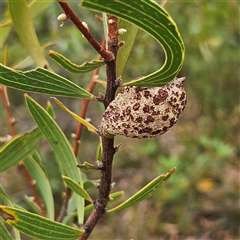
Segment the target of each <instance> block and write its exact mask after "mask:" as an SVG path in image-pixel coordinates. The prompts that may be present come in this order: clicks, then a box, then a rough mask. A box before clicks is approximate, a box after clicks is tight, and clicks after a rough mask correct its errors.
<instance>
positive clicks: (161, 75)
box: [82, 0, 185, 87]
mask: <svg viewBox="0 0 240 240" xmlns="http://www.w3.org/2000/svg"><path fill="white" fill-rule="evenodd" d="M82 6H83V7H87V8H89V9H93V10H95V11H101V12H107V13H109V14H112V15H115V16H117V17H120V18H122V19H124V20H127V21H128V22H131V23H133V24H135V25H136V26H138V27H140V28H142V29H143V30H145V31H146V32H147V33H149V34H150V35H152V36H153V37H154V38H155V39H156V40H157V41H158V42H159V43H160V44H161V46H162V48H163V50H164V52H165V54H166V58H165V62H164V64H163V66H162V67H161V68H160V69H159V70H158V71H156V72H154V73H151V74H149V75H148V76H146V77H141V78H139V79H137V80H132V81H130V82H127V83H124V84H123V86H127V85H130V86H131V85H134V86H144V87H146V86H147V87H156V86H164V85H166V84H167V83H169V82H170V81H172V80H173V79H174V78H175V77H176V76H177V74H178V72H179V71H180V70H181V68H182V64H183V60H184V53H185V48H184V43H183V40H182V38H181V36H180V34H179V32H178V29H177V26H176V24H175V22H174V21H173V20H172V18H171V17H170V15H169V14H168V13H167V12H166V11H165V10H164V9H163V8H160V7H159V5H157V4H156V3H155V2H153V1H148V0H144V1H141V2H139V1H138V0H131V3H130V2H129V1H128V0H123V1H107V2H105V3H104V4H102V2H101V0H93V1H92V0H83V1H82ZM129 53H130V51H128V53H127V54H129ZM126 60H127V59H125V61H126ZM119 64H121V63H120V62H119Z"/></svg>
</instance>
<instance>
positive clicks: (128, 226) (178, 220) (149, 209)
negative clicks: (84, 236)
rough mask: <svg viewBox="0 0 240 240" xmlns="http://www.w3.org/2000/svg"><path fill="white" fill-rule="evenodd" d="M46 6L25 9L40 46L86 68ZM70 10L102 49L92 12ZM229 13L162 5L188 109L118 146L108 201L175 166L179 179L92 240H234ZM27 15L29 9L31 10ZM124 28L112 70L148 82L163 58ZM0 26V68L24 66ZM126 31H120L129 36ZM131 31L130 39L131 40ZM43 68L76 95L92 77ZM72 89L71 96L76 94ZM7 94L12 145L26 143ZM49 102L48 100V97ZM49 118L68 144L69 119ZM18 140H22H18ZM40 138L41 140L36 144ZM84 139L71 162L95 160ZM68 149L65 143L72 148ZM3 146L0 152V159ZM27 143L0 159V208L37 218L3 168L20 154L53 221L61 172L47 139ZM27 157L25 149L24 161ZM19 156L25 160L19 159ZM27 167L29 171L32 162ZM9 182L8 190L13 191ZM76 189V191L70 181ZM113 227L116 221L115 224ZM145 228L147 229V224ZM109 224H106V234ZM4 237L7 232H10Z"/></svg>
mask: <svg viewBox="0 0 240 240" xmlns="http://www.w3.org/2000/svg"><path fill="white" fill-rule="evenodd" d="M49 3H50V1H48V2H46V1H45V2H42V1H33V3H32V4H31V5H30V12H31V14H32V17H33V18H34V19H33V20H34V25H35V26H36V29H37V33H38V36H39V38H40V43H41V44H43V43H47V42H48V41H49V39H51V42H52V41H55V42H56V43H57V45H55V46H52V48H53V49H54V50H55V51H56V52H61V54H63V55H64V56H66V58H68V59H71V60H72V61H73V62H76V63H79V64H81V63H83V62H86V59H88V60H89V59H94V58H96V54H95V53H94V51H93V50H92V49H91V48H90V47H89V45H88V43H86V41H85V39H84V38H82V37H81V34H80V33H79V32H78V31H77V30H76V29H75V27H74V26H73V25H72V24H69V22H68V21H66V22H65V25H64V27H62V28H59V26H58V25H59V23H56V21H54V20H53V19H56V18H57V15H59V14H60V13H61V11H59V8H58V5H57V3H53V4H52V6H50V7H47V8H45V9H42V8H41V6H43V5H47V4H48V6H49ZM3 4H4V3H3ZM69 4H70V5H71V6H73V7H74V10H76V13H77V15H78V16H80V18H81V20H84V21H86V22H87V23H88V26H89V28H90V30H91V32H92V33H93V34H94V36H95V37H96V39H98V40H99V41H100V37H101V36H102V35H103V33H102V31H101V30H99V29H101V23H99V22H96V21H95V20H93V13H91V12H88V11H86V10H83V9H81V8H78V3H74V2H71V1H69ZM34 6H35V7H34ZM32 7H34V8H32ZM237 7H238V6H237V4H236V2H226V1H225V2H216V1H215V2H214V1H210V2H202V1H188V2H181V4H176V2H172V1H169V2H167V3H166V5H165V8H166V9H167V10H168V11H169V12H170V13H171V16H173V18H174V20H175V21H176V23H177V25H178V29H179V31H180V33H181V36H182V37H183V39H184V43H185V45H186V58H185V62H184V66H183V70H182V71H181V73H180V74H182V75H186V74H187V73H189V74H188V75H189V76H188V79H187V80H186V82H185V86H186V87H187V92H188V105H187V107H186V109H185V112H184V114H183V116H181V118H180V120H179V124H178V125H176V126H175V127H174V128H173V129H172V130H171V131H169V133H167V134H165V135H163V136H162V137H159V138H158V139H150V140H144V141H141V142H140V141H135V140H129V139H125V138H121V137H119V138H117V141H118V142H119V143H120V142H122V143H123V146H122V147H121V148H120V151H119V153H118V154H116V161H115V163H114V171H115V172H114V181H116V183H117V184H116V186H115V188H114V191H115V190H116V191H117V192H113V193H112V194H111V196H110V197H113V196H114V195H115V194H116V195H117V196H118V197H120V196H122V195H123V192H118V190H119V188H121V189H124V190H125V192H126V193H125V195H126V197H125V198H129V197H131V196H132V195H133V193H135V192H137V191H139V189H141V187H142V186H144V185H146V184H147V183H148V182H150V181H151V180H152V179H153V178H154V177H155V176H156V174H157V175H159V173H163V172H167V171H168V170H169V169H171V168H172V167H173V166H176V168H177V172H176V173H175V174H174V175H173V176H172V177H171V179H170V181H169V182H166V183H165V184H164V186H163V187H162V188H161V190H158V191H156V192H155V194H154V195H153V196H152V197H151V198H150V199H148V200H145V201H144V202H142V203H139V204H138V205H136V206H133V207H131V208H128V209H127V210H124V211H119V212H117V213H114V212H113V213H111V214H108V215H107V216H106V217H107V219H106V221H107V223H106V221H105V220H103V221H102V222H100V223H99V224H100V225H99V227H98V228H96V229H95V231H94V232H93V233H92V238H93V239H99V236H101V237H102V239H106V238H109V237H110V238H113V237H115V238H117V237H119V238H126V239H127V238H134V239H135V238H136V239H138V238H146V239H148V238H152V239H157V238H159V237H160V236H161V237H162V238H166V239H167V238H171V237H172V238H173V237H176V235H178V237H180V238H181V237H182V238H188V237H192V236H195V237H196V238H203V237H204V236H206V235H205V234H208V235H209V237H211V238H212V239H219V238H224V236H225V237H226V236H230V238H232V239H235V238H237V237H238V236H239V232H238V231H239V230H238V229H239V226H238V225H239V209H238V200H239V196H238V192H239V166H238V165H239V164H238V163H239V160H238V158H239V150H238V148H239V146H238V145H239V141H238V140H239V139H238V134H237V132H238V131H239V114H240V112H239V99H238V98H239V92H238V90H237V89H238V88H237V87H236V86H237V81H236V79H238V78H239V76H238V69H239V56H238V51H236V49H238V47H239V33H238V32H239V31H238V22H237V21H236V19H238V11H237V9H238V8H237ZM33 9H35V10H34V11H33ZM36 16H37V17H36ZM6 17H8V19H7V18H6V22H7V21H10V20H11V19H10V18H9V15H8V16H6ZM93 21H94V22H93ZM121 21H122V20H121ZM126 24H127V27H129V29H130V30H128V32H127V33H125V34H123V35H122V36H120V39H121V40H124V41H126V44H125V45H124V46H123V47H121V48H120V51H119V55H118V57H119V59H120V60H118V61H119V63H118V65H121V64H122V66H120V67H118V69H117V72H118V71H119V75H123V79H124V82H126V81H125V79H133V78H135V77H137V76H144V75H147V74H149V72H151V71H152V72H154V71H155V70H156V69H158V68H159V65H160V64H161V63H162V62H164V53H163V52H162V50H161V49H160V47H159V45H158V44H156V42H155V41H154V40H153V39H152V38H151V36H149V35H148V34H146V33H145V32H143V31H141V30H140V31H139V33H138V35H137V33H136V32H137V28H136V27H135V26H134V27H133V25H131V24H129V23H128V22H126ZM46 26H47V27H46ZM0 27H1V31H2V38H0V44H1V45H0V46H1V47H2V46H3V51H1V52H0V54H1V59H2V60H1V61H2V62H3V63H4V64H5V65H8V66H16V65H17V64H18V63H22V61H23V60H24V59H27V55H26V52H25V50H24V48H22V45H21V44H20V42H19V39H18V37H17V35H16V34H15V32H14V31H11V29H12V26H11V25H10V24H5V25H4V26H2V25H1V26H0ZM127 27H125V26H123V28H126V29H128V28H127ZM131 27H133V29H134V30H135V32H134V33H133V34H132V32H131V29H132V28H131ZM127 36H129V37H130V38H133V42H135V39H136V42H135V44H134V46H131V44H130V46H129V47H128V46H127V44H128V43H129V41H128V40H127ZM136 36H137V37H136ZM125 38H126V39H125ZM44 45H45V46H46V45H48V44H44ZM6 49H7V50H8V56H7V61H5V57H6V55H4V54H5V53H6V52H7V51H6ZM125 51H126V52H127V53H126V52H125ZM121 52H122V53H121ZM129 52H131V55H129ZM120 53H121V54H120ZM124 53H126V55H124ZM122 58H123V60H122ZM127 61H128V64H127V66H126V63H127ZM50 65H51V67H52V68H53V69H54V71H55V72H57V73H58V74H59V76H64V78H67V79H71V82H74V83H76V86H78V85H79V84H80V85H81V86H82V89H84V88H86V86H87V83H88V82H89V78H90V75H89V74H86V73H84V74H81V77H79V75H78V74H70V73H68V72H66V71H65V70H62V69H61V68H60V66H59V65H57V64H55V63H54V62H52V61H50ZM19 66H20V65H19ZM125 66H126V67H125ZM34 67H35V64H34V63H33V61H32V60H27V61H26V62H25V63H24V65H23V64H22V65H21V67H19V68H20V69H21V68H24V69H22V70H24V73H25V70H28V69H29V68H34ZM121 67H123V69H125V70H124V73H122V72H123V69H121ZM102 69H103V68H102ZM45 71H47V70H45ZM119 75H118V76H119ZM99 76H100V77H99V78H100V79H105V74H104V72H103V71H102V70H101V71H100V73H99ZM64 81H65V80H64ZM64 81H63V82H64ZM46 82H47V81H46ZM59 85H60V83H59ZM74 89H75V90H76V89H77V88H75V87H74ZM74 89H72V90H74ZM66 90H69V89H66ZM98 91H103V88H102V87H101V86H100V87H99V86H97V88H96V93H97V92H98ZM8 92H9V98H10V102H11V105H12V110H13V113H14V116H15V117H17V118H18V120H19V124H18V125H16V130H17V133H21V134H19V135H20V137H22V136H24V137H25V135H28V134H30V133H31V131H30V130H29V129H32V121H31V119H30V118H29V117H28V112H27V108H26V107H25V106H24V105H23V103H22V102H23V101H22V100H21V98H19V96H20V95H19V93H17V92H16V91H15V90H11V89H8ZM16 93H17V94H16ZM78 93H79V91H78ZM50 94H51V95H52V96H55V95H56V93H54V92H53V93H50ZM33 97H34V98H35V99H37V102H39V103H41V104H42V105H44V104H45V103H46V99H47V100H48V98H46V97H44V96H42V95H38V96H36V95H33ZM61 101H63V103H64V105H66V106H70V107H69V108H70V109H72V110H73V111H74V112H78V111H79V107H80V103H79V100H77V101H76V100H75V99H64V100H61ZM91 104H92V103H91ZM93 104H94V103H93ZM49 108H50V109H51V110H49ZM54 110H55V111H54ZM98 110H99V111H98ZM100 110H101V112H100ZM102 110H103V108H102V107H99V108H98V109H97V110H96V109H95V107H93V105H91V107H90V108H89V112H88V113H89V114H88V116H89V117H91V120H92V122H91V123H92V124H93V125H95V126H97V125H98V124H99V115H100V114H101V113H102ZM48 112H49V113H50V112H51V114H50V115H51V116H52V118H55V117H54V115H53V112H56V119H55V121H56V122H57V123H58V124H59V125H60V126H61V129H62V130H63V131H64V134H65V135H66V136H70V133H71V132H73V131H75V120H73V121H72V120H69V119H70V117H68V116H67V114H66V113H64V112H63V111H61V110H60V109H59V108H56V109H53V107H52V106H49V105H48ZM1 114H2V116H1V117H2V120H3V121H2V129H1V130H2V135H3V136H4V135H6V134H9V129H8V125H7V124H8V120H7V117H6V116H5V111H1ZM51 120H52V119H51ZM34 131H35V130H34ZM22 132H27V133H28V134H22ZM42 136H43V134H42V133H41V137H40V136H39V139H40V138H42ZM83 136H84V141H82V142H81V145H80V149H79V151H80V153H79V155H78V158H79V159H78V160H79V161H80V162H82V163H83V162H84V161H89V162H92V161H93V160H94V159H100V158H101V146H100V145H99V138H96V136H95V135H94V134H88V135H87V134H86V133H85V132H84V135H83ZM16 138H17V137H16ZM12 141H14V139H13V140H12ZM69 141H70V142H72V139H69ZM30 143H31V144H33V147H31V148H30V150H29V147H28V144H30ZM8 144H10V143H8ZM8 144H7V145H5V146H4V147H3V148H2V151H3V152H4V151H5V150H4V149H5V148H7V146H8ZM34 144H35V143H34V142H31V141H27V142H25V145H24V146H23V145H19V146H20V147H19V148H18V151H17V153H18V154H15V155H14V156H13V155H12V153H14V151H13V150H11V151H10V152H8V153H7V154H6V155H5V157H6V156H7V158H5V157H4V160H5V159H6V162H5V163H6V165H5V166H6V169H7V170H6V173H3V177H2V178H1V179H2V184H3V185H4V188H5V191H6V192H7V193H8V194H9V195H10V197H8V196H7V194H6V192H5V193H4V192H3V191H2V190H3V189H2V188H1V191H0V199H1V202H3V203H4V205H9V206H11V207H16V203H17V204H18V206H19V205H20V206H22V207H24V208H26V209H28V210H31V211H34V212H35V210H34V209H33V208H32V207H30V205H28V204H27V203H26V201H27V200H26V199H25V197H22V195H23V193H24V194H27V195H29V194H30V195H31V193H29V191H26V187H25V184H24V182H23V181H22V180H19V175H20V174H19V172H12V171H13V168H11V169H10V167H11V166H15V165H16V164H17V163H18V162H20V161H21V160H24V159H26V156H27V155H28V156H30V158H31V157H33V158H34V160H33V159H32V160H31V161H36V162H37V164H38V166H39V168H41V169H42V170H41V171H43V172H44V174H45V175H46V176H47V177H48V179H49V182H50V185H51V188H52V189H51V190H52V193H51V194H50V193H49V194H50V196H51V195H53V196H54V200H55V202H54V208H55V210H56V213H57V212H59V208H60V205H61V204H62V202H61V201H62V195H61V194H62V192H63V191H64V189H63V183H62V179H61V175H63V174H65V173H64V172H63V169H60V170H59V162H60V161H59V160H57V161H56V160H55V156H54V155H53V154H52V150H51V149H50V148H49V145H48V144H47V143H46V141H45V140H43V141H41V145H40V148H39V149H38V151H39V153H38V152H36V151H35V149H36V148H37V147H38V146H39V143H38V141H37V143H36V145H34ZM96 146H99V150H98V151H96V148H97V147H96ZM11 147H13V145H12V146H11ZM25 148H27V149H28V150H29V153H26V155H25V153H24V151H25V150H26V149H25ZM96 152H97V155H98V157H97V158H96ZM10 153H11V154H10ZM1 154H2V152H1ZM21 154H24V155H22V157H21ZM39 154H40V155H39ZM8 157H9V158H8ZM10 157H11V158H10ZM0 159H1V165H0V169H1V170H4V168H2V163H3V162H4V161H3V160H2V159H3V158H0ZM7 159H8V160H9V162H8V161H7ZM14 159H15V160H14ZM74 162H75V161H74ZM5 163H4V164H5ZM31 163H32V164H36V163H35V162H34V163H33V162H31ZM9 164H10V165H9ZM74 164H76V162H75V163H74ZM74 164H73V165H74ZM74 167H75V166H73V168H74ZM34 169H35V168H34ZM36 171H38V169H36ZM34 174H35V173H33V175H34ZM88 174H89V178H91V179H98V177H99V175H98V173H97V171H95V172H92V173H88ZM13 176H14V177H13ZM82 177H83V180H84V181H85V178H86V176H85V175H84V174H82ZM5 179H6V181H5ZM13 179H14V183H12V181H13ZM33 179H34V178H33ZM76 181H77V182H79V180H78V179H77V180H76ZM43 183H44V181H43V182H42V184H43ZM87 183H88V184H87ZM36 184H37V190H38V193H39V194H40V195H41V190H42V189H41V190H39V188H38V183H36ZM129 186H131V187H129ZM84 189H85V190H86V191H87V192H88V193H89V195H90V196H91V197H92V198H93V199H94V197H95V196H96V190H95V189H94V188H93V186H92V184H89V181H87V180H86V181H85V182H84ZM43 190H44V189H43ZM47 192H48V191H47ZM74 198H75V194H74V196H73V197H72V199H71V202H70V205H71V207H69V208H68V209H69V211H68V214H67V216H66V217H65V218H64V220H63V223H64V224H67V225H73V224H74V223H75V222H76V218H77V217H78V216H79V214H78V212H77V211H76V204H75V201H74ZM41 200H42V202H43V203H44V204H45V205H46V210H47V215H48V217H50V216H52V213H49V210H48V206H50V207H51V205H50V204H49V203H48V201H49V200H46V199H45V197H44V196H41ZM30 201H31V197H30V199H29V202H30ZM118 205H119V200H118V202H115V201H110V202H109V205H108V209H113V208H115V206H118ZM92 209H93V204H89V205H86V206H85V207H84V214H85V216H87V215H88V214H89V213H90V212H91V211H92ZM38 211H39V210H38ZM35 213H36V212H35ZM55 217H56V216H55ZM117 219H121V221H118V220H117ZM149 219H155V220H154V221H149ZM109 222H111V226H110V227H109V224H108V223H109ZM2 226H3V225H1V227H2ZM2 229H3V232H4V234H5V235H6V234H7V235H6V239H8V238H9V236H8V235H9V234H8V233H7V232H6V228H5V227H3V228H1V233H2ZM7 229H8V230H9V228H7ZM11 234H12V236H11V238H10V239H21V238H20V234H19V232H18V231H17V230H16V229H15V228H14V230H13V233H12V232H11ZM0 235H1V234H0ZM5 235H4V236H3V237H5ZM21 236H22V235H21ZM1 237H2V236H0V238H1ZM4 239H5V238H4Z"/></svg>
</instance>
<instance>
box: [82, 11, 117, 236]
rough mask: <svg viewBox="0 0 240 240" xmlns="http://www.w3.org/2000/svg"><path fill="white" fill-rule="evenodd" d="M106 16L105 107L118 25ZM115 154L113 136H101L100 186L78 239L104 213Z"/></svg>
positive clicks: (110, 88) (112, 90)
mask: <svg viewBox="0 0 240 240" xmlns="http://www.w3.org/2000/svg"><path fill="white" fill-rule="evenodd" d="M107 18H108V50H109V51H111V52H112V54H113V55H114V60H112V61H108V62H106V74H107V88H106V94H105V99H104V105H105V107H107V106H108V105H109V104H110V102H111V101H112V100H113V99H114V97H115V92H116V90H117V87H118V86H117V85H116V83H115V81H116V57H117V51H118V48H119V47H118V27H117V18H116V17H113V16H109V15H108V16H107ZM114 154H115V148H114V138H110V139H109V138H105V137H104V136H102V164H103V168H102V169H101V174H100V186H99V193H98V197H97V199H96V200H95V201H94V209H93V211H92V213H91V214H90V216H89V218H88V219H87V221H86V223H85V225H84V233H83V235H82V236H81V237H80V238H79V239H80V240H86V239H88V237H89V235H90V234H91V232H92V230H93V229H94V227H95V226H96V224H97V222H98V220H99V219H100V218H101V217H102V215H103V214H104V213H105V208H106V206H107V203H108V201H109V194H110V192H111V183H112V162H113V157H114Z"/></svg>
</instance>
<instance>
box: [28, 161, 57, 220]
mask: <svg viewBox="0 0 240 240" xmlns="http://www.w3.org/2000/svg"><path fill="white" fill-rule="evenodd" d="M24 164H25V166H26V168H27V170H28V172H29V173H30V175H31V177H32V179H33V180H34V181H35V182H36V184H35V186H36V187H37V189H38V192H39V193H40V196H41V197H42V199H43V202H44V206H45V208H46V212H47V216H48V217H49V218H50V219H51V220H54V201H53V194H52V190H51V186H50V183H49V181H48V178H47V176H46V175H45V173H44V172H43V170H42V168H41V167H40V166H39V164H37V162H36V161H35V160H34V159H33V158H32V157H27V158H26V159H25V160H24Z"/></svg>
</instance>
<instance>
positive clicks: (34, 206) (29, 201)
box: [24, 195, 41, 215]
mask: <svg viewBox="0 0 240 240" xmlns="http://www.w3.org/2000/svg"><path fill="white" fill-rule="evenodd" d="M24 199H25V201H26V203H27V204H28V209H29V210H30V211H31V212H33V213H36V214H38V215H41V209H40V207H39V206H38V205H37V203H36V202H34V198H33V197H29V196H27V195H25V196H24Z"/></svg>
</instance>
